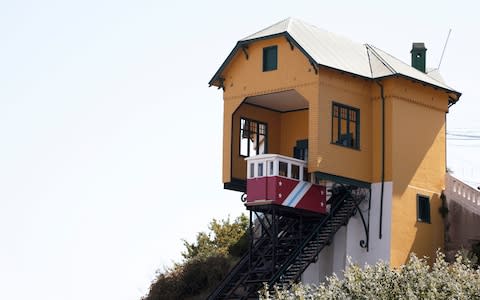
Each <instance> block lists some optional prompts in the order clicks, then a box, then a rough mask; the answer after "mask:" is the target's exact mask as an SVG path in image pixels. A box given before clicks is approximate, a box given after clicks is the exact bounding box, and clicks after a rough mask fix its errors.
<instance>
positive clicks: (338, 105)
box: [331, 101, 360, 150]
mask: <svg viewBox="0 0 480 300" xmlns="http://www.w3.org/2000/svg"><path fill="white" fill-rule="evenodd" d="M335 108H337V110H338V112H337V113H338V115H337V116H336V117H335ZM342 109H346V110H347V111H346V116H345V117H346V119H343V118H342ZM352 112H353V113H354V115H355V121H354V122H355V132H354V133H353V132H350V122H351V121H350V113H352ZM335 120H337V136H336V137H334V136H333V123H334V121H335ZM342 120H345V121H346V126H347V128H346V132H347V133H346V134H345V135H344V137H342V126H341V125H342ZM352 122H353V121H352ZM351 135H354V137H355V139H353V146H350V145H348V144H349V141H348V140H349V139H350V138H351ZM345 137H346V138H347V145H344V144H343V143H342V141H343V140H344V138H345ZM331 143H332V144H334V145H339V146H343V147H346V148H350V149H356V150H360V109H359V108H356V107H353V106H349V105H345V104H342V103H338V102H335V101H332V134H331Z"/></svg>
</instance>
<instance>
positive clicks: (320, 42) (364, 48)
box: [210, 18, 459, 94]
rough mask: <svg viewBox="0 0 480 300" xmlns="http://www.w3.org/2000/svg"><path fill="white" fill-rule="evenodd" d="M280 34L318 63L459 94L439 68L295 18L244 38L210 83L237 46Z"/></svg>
mask: <svg viewBox="0 0 480 300" xmlns="http://www.w3.org/2000/svg"><path fill="white" fill-rule="evenodd" d="M280 34H286V35H288V36H289V37H290V38H291V39H293V42H294V43H296V44H297V45H298V46H299V47H300V48H301V49H302V50H303V51H304V53H305V54H306V55H307V56H308V57H309V58H310V59H311V60H313V62H314V63H316V64H318V65H323V66H327V67H330V68H333V69H337V70H341V71H345V72H348V73H352V74H356V75H359V76H362V77H367V78H372V79H376V78H382V77H386V76H392V75H403V76H406V77H409V78H411V79H414V80H418V81H422V82H425V83H428V84H430V85H433V86H436V87H440V88H443V89H446V90H448V91H452V92H454V93H457V94H459V93H458V92H457V91H455V90H454V89H452V88H451V87H449V86H448V85H446V84H445V83H444V82H443V80H441V77H439V76H437V75H439V74H438V72H437V73H423V72H421V71H419V70H417V69H415V68H413V67H411V66H410V65H408V64H406V63H404V62H402V61H401V60H399V59H397V58H395V57H394V56H392V55H390V54H388V53H386V52H385V51H382V50H380V49H378V48H376V47H374V46H372V45H369V44H360V43H357V42H354V41H352V40H350V39H348V38H345V37H342V36H339V35H337V34H334V33H331V32H328V31H326V30H323V29H319V28H317V27H315V26H313V25H310V24H307V23H305V22H303V21H300V20H297V19H294V18H288V19H285V20H283V21H280V22H278V23H276V24H274V25H272V26H269V27H267V28H265V29H263V30H260V31H258V32H256V33H254V34H252V35H249V36H247V37H245V38H243V39H241V40H240V41H239V42H238V43H237V46H236V47H235V49H234V50H233V51H232V53H231V54H230V56H229V58H227V60H226V61H225V62H224V64H223V65H222V67H221V68H220V69H219V70H218V71H217V74H215V76H214V78H213V79H212V81H211V82H210V83H211V84H213V83H212V82H214V81H215V80H216V78H217V75H218V76H220V73H221V71H222V70H223V68H224V67H225V65H226V64H227V63H228V61H229V59H230V58H231V57H233V54H234V53H235V51H236V50H238V47H240V46H241V45H244V44H248V43H249V42H252V41H253V40H256V39H264V38H269V37H272V36H275V35H280Z"/></svg>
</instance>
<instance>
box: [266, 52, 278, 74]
mask: <svg viewBox="0 0 480 300" xmlns="http://www.w3.org/2000/svg"><path fill="white" fill-rule="evenodd" d="M277 50H278V48H277V46H271V47H266V48H263V72H266V71H273V70H276V69H277V58H278V55H277Z"/></svg>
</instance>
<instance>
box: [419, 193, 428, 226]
mask: <svg viewBox="0 0 480 300" xmlns="http://www.w3.org/2000/svg"><path fill="white" fill-rule="evenodd" d="M417 221H418V222H424V223H430V198H429V197H428V196H422V195H417Z"/></svg>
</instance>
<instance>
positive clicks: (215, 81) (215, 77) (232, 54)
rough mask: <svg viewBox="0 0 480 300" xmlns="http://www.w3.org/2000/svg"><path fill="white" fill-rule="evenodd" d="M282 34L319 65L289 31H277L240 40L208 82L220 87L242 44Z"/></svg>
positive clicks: (312, 61) (311, 61)
mask: <svg viewBox="0 0 480 300" xmlns="http://www.w3.org/2000/svg"><path fill="white" fill-rule="evenodd" d="M280 36H285V37H286V38H287V39H289V41H290V42H292V44H293V45H295V47H297V48H298V49H299V50H300V51H301V52H302V53H303V55H305V56H306V57H307V58H308V60H309V61H310V63H314V64H316V65H317V66H318V63H317V62H316V61H315V60H314V59H313V58H312V57H311V56H310V54H308V52H307V51H305V49H303V48H302V46H300V44H299V43H297V41H296V40H295V39H294V38H293V37H292V36H291V35H290V34H289V33H288V32H287V31H284V32H280V33H275V34H271V35H266V36H262V37H258V38H253V39H248V40H240V41H238V42H237V44H236V45H235V47H234V48H233V50H232V51H231V52H230V54H229V55H228V56H227V58H226V59H225V61H224V62H223V63H222V65H221V66H220V68H219V69H218V70H217V72H215V75H213V77H212V79H210V81H209V82H208V84H209V85H210V86H212V85H213V86H216V87H220V82H219V79H220V77H221V75H222V73H223V71H224V70H225V68H226V67H227V66H228V65H229V64H230V62H231V61H232V59H233V58H234V57H235V55H236V54H237V51H238V50H239V49H240V48H241V47H242V46H246V45H248V44H251V43H254V42H257V41H261V40H268V39H273V38H276V37H280Z"/></svg>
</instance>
